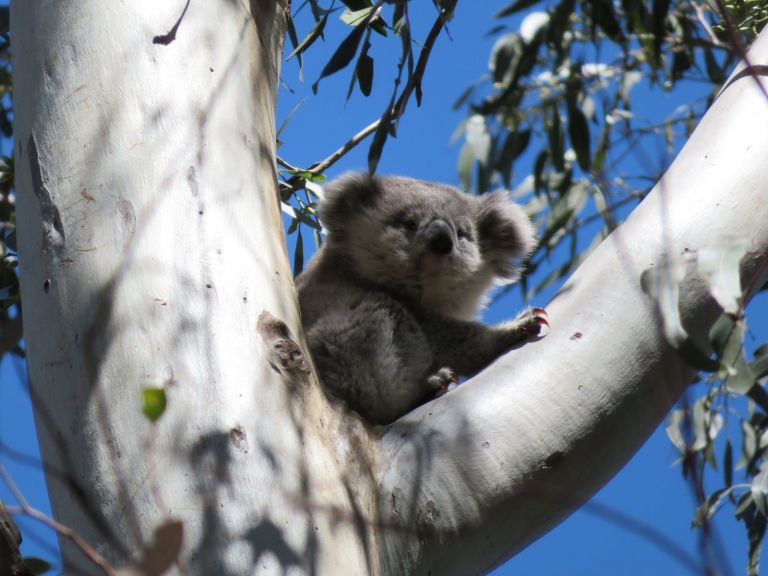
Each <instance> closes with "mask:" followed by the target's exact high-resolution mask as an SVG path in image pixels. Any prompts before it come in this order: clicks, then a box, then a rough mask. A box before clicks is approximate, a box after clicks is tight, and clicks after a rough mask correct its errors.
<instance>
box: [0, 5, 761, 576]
mask: <svg viewBox="0 0 768 576" xmlns="http://www.w3.org/2000/svg"><path fill="white" fill-rule="evenodd" d="M506 3H507V2H503V1H495V2H474V3H473V2H467V1H465V2H459V5H458V8H457V12H456V17H455V19H454V20H453V22H452V23H451V24H450V26H449V30H450V38H448V37H447V36H446V35H442V36H441V38H440V39H439V40H438V43H437V46H436V49H435V51H434V53H433V57H432V59H431V61H430V65H429V67H428V69H427V74H426V76H425V79H424V85H423V87H424V99H423V103H422V106H421V107H420V108H417V107H416V106H415V102H411V104H410V105H409V109H408V112H407V114H406V116H405V118H404V119H403V120H402V121H401V123H400V129H399V133H398V136H397V138H396V139H394V140H392V139H391V140H389V141H388V142H387V145H386V147H385V149H384V154H383V157H382V160H381V162H380V165H379V172H381V173H398V174H406V175H409V176H413V177H418V178H424V179H430V180H439V181H443V182H448V183H451V184H458V176H457V170H456V165H457V160H458V151H459V147H460V142H459V143H455V144H451V143H450V140H451V136H452V134H453V132H454V130H455V129H456V127H457V125H458V124H459V123H460V122H461V121H462V120H463V119H464V117H465V112H464V111H458V112H456V111H452V110H451V108H450V106H451V103H452V102H453V101H454V100H455V99H456V98H457V96H458V95H459V94H460V93H461V92H462V90H463V89H464V88H465V87H466V86H467V85H468V84H469V83H470V82H472V81H474V80H475V79H477V78H478V77H480V76H481V75H482V74H483V73H484V72H485V71H486V70H487V62H488V55H489V53H490V49H491V47H492V45H493V42H494V39H495V38H494V37H488V36H486V33H487V32H488V31H489V30H490V29H491V28H492V27H493V26H494V25H495V24H496V22H495V21H493V20H492V19H491V15H492V14H493V13H494V12H495V11H497V10H498V9H499V8H500V7H502V6H504V5H505V4H506ZM295 4H296V5H298V4H299V3H298V2H296V3H295ZM411 11H412V17H413V21H414V24H415V30H414V32H413V36H414V38H416V39H419V38H423V37H424V36H425V30H426V28H427V27H428V26H430V25H431V22H432V20H433V17H434V8H433V6H432V3H431V2H419V3H417V2H412V3H411ZM334 20H335V17H334V16H332V17H331V22H330V23H329V31H328V34H327V35H326V41H325V44H324V45H323V44H320V43H318V44H316V45H315V46H313V47H312V48H311V49H310V51H309V52H308V53H307V54H306V55H305V60H304V82H300V81H299V79H298V67H297V65H296V62H295V60H291V61H289V62H287V63H284V65H283V73H282V78H283V86H282V87H281V89H280V95H279V114H278V124H279V123H280V122H281V120H282V119H283V118H285V116H286V115H287V114H288V113H289V112H290V111H291V110H293V109H294V107H295V106H296V105H297V104H299V103H301V105H300V107H299V108H298V110H297V111H296V113H295V114H294V115H293V117H292V118H291V120H290V122H289V124H288V126H287V128H286V130H285V131H284V133H283V135H282V137H281V140H282V141H283V142H284V144H283V145H282V146H281V147H280V149H279V151H278V153H279V154H280V156H281V157H282V158H284V159H285V160H286V161H288V162H290V163H291V164H293V165H297V166H308V165H310V164H311V163H312V162H314V161H317V160H320V159H322V158H324V157H326V156H327V155H329V154H330V153H331V152H332V151H334V150H335V149H336V148H337V147H338V146H340V145H341V144H343V143H344V142H345V141H346V140H347V139H348V138H349V136H351V135H352V134H354V133H356V132H357V131H359V130H360V129H361V128H363V127H364V126H366V125H367V124H369V123H370V122H371V121H373V120H375V119H376V118H377V117H378V116H379V115H380V114H381V112H382V111H383V109H384V107H385V105H386V102H387V101H388V99H389V96H390V94H391V89H392V78H393V75H394V66H395V56H393V51H396V50H397V49H398V48H399V41H392V40H391V39H390V40H389V41H387V42H383V41H382V40H383V39H381V38H376V37H374V47H373V49H372V54H373V56H374V58H375V75H374V89H373V95H372V96H371V97H370V98H364V97H362V96H361V95H360V94H359V92H356V93H355V94H354V95H353V96H352V99H351V100H350V101H349V102H348V103H346V104H345V102H344V95H345V94H346V89H347V85H348V82H349V71H342V72H341V73H338V74H336V75H334V76H332V77H329V78H325V79H323V81H322V82H321V83H320V87H319V93H318V94H317V95H316V96H315V95H313V94H312V92H311V89H310V87H311V84H312V83H313V82H314V81H315V80H316V78H317V76H318V75H319V71H320V70H321V69H322V67H323V65H324V64H325V62H326V60H327V59H328V58H329V56H330V51H331V50H332V49H333V48H334V47H335V46H336V45H338V42H339V40H340V38H341V34H343V33H344V32H346V31H347V30H348V29H346V28H345V27H343V26H342V25H340V24H339V23H337V22H335V21H334ZM504 23H505V24H508V25H510V26H514V20H509V19H508V20H505V21H504ZM307 31H308V27H307V22H306V20H303V21H302V20H299V36H300V37H301V36H303V35H304V34H306V32H307ZM182 33H183V30H182ZM288 52H290V48H289V49H288V50H287V52H286V53H288ZM706 88H707V87H706V86H703V85H699V86H688V87H686V88H684V89H683V90H681V91H678V92H676V93H674V94H668V93H667V94H665V93H663V92H661V91H658V90H657V91H654V92H649V93H648V97H647V99H646V100H645V101H643V103H642V104H641V105H640V110H641V111H642V113H644V114H646V115H647V116H648V117H649V118H651V119H656V120H658V119H663V118H665V117H666V116H668V115H669V114H671V113H672V111H673V110H674V108H675V107H676V106H677V105H678V104H680V103H683V102H687V101H689V100H693V99H695V98H700V97H701V96H702V95H703V93H704V92H705V90H706ZM654 152H656V151H654ZM366 156H367V145H366V144H364V145H362V146H360V147H358V149H356V150H355V151H353V153H351V154H350V155H348V156H347V157H345V158H344V159H343V160H342V161H340V162H339V163H338V164H337V165H336V166H334V167H333V168H332V169H331V170H330V171H329V176H331V177H333V176H335V175H338V174H340V173H342V172H344V171H346V170H351V169H364V168H365V167H366V165H367V161H366ZM658 156H659V157H661V156H663V153H662V152H661V151H658ZM638 170H640V168H639V167H638ZM521 172H525V170H523V168H522V166H521V167H520V168H518V174H519V173H521ZM310 243H311V240H310V238H309V237H306V238H305V244H306V245H308V244H310ZM553 293H554V292H553V291H552V290H550V291H548V292H546V293H543V294H541V295H540V296H539V297H537V299H536V302H535V304H537V305H545V304H546V302H547V301H548V299H549V298H551V296H552V294H553ZM760 305H761V306H762V308H761V309H755V310H751V313H752V318H766V317H768V316H766V314H768V308H767V307H766V305H765V303H760ZM522 306H524V303H523V302H522V301H521V300H520V297H519V293H518V291H513V292H511V293H510V294H508V295H506V296H504V297H503V298H501V299H500V300H499V301H498V302H497V303H496V304H495V305H494V306H493V307H492V309H490V310H489V311H488V312H487V314H486V319H487V320H488V321H496V320H501V319H505V318H509V317H511V316H514V314H515V313H516V312H517V311H518V310H519V309H520V308H521V307H522ZM752 324H753V325H755V324H757V322H755V321H754V320H753V322H752ZM762 337H763V339H765V329H764V330H763V335H762ZM23 377H24V366H23V364H22V363H21V362H20V361H18V360H12V359H8V358H6V359H5V360H4V361H3V362H2V364H1V365H0V439H2V442H3V443H4V444H5V445H8V446H10V447H12V448H13V449H14V450H17V451H19V452H22V453H24V454H27V455H30V456H32V457H33V458H34V459H39V455H38V453H37V446H36V442H35V439H34V428H33V426H32V415H31V409H30V406H29V399H28V396H27V394H26V392H25V384H23ZM698 392H700V390H699V391H698ZM696 397H698V394H697V390H695V389H694V390H692V392H691V398H692V399H695V398H696ZM676 457H677V453H676V450H675V449H674V447H673V446H672V444H671V443H670V442H669V440H668V439H667V437H666V434H665V433H664V431H663V425H662V427H661V429H659V430H657V431H656V432H655V433H654V434H653V435H652V436H651V438H650V439H649V440H648V441H647V443H646V444H645V445H644V446H643V448H642V449H641V450H640V451H639V452H638V453H637V454H636V455H635V457H634V458H633V459H632V460H631V461H630V462H629V464H627V466H626V467H625V468H624V469H623V470H622V471H621V472H620V473H619V474H618V475H617V476H616V477H615V478H614V479H613V480H612V481H611V482H610V483H609V484H608V485H607V486H606V487H604V488H603V490H601V491H600V492H599V493H598V494H597V495H596V496H595V499H594V504H588V505H586V506H585V507H584V508H583V509H582V510H580V511H579V512H577V513H575V514H574V515H573V516H572V517H570V518H569V519H568V520H566V521H565V522H564V523H562V524H561V525H560V526H558V527H557V528H555V529H554V530H553V531H552V532H550V533H549V534H548V535H546V536H545V537H543V538H542V539H540V540H539V541H537V542H535V543H534V544H532V545H531V546H529V547H528V548H527V549H526V550H524V551H523V552H521V553H520V554H518V555H517V556H516V557H514V558H513V559H511V560H510V561H508V562H507V563H506V564H505V565H504V566H502V567H500V568H498V569H497V571H496V572H495V574H496V575H499V576H500V575H505V574H518V575H529V574H531V575H533V574H535V575H537V576H548V575H561V574H567V575H570V576H579V575H584V576H587V575H590V576H602V575H606V576H607V575H613V574H622V575H625V576H633V575H637V576H640V575H643V576H645V575H647V574H659V575H666V574H691V573H701V571H698V572H691V571H688V570H686V569H685V567H684V566H683V565H682V564H680V563H679V562H678V560H676V559H675V558H674V557H673V556H672V555H670V554H669V553H668V552H667V551H665V549H664V547H663V546H661V545H659V544H658V541H654V540H653V539H652V538H650V537H649V536H648V534H650V533H653V534H654V535H655V536H658V537H659V538H661V539H665V540H666V541H667V542H668V543H673V544H674V545H675V546H678V547H679V548H680V549H681V550H682V551H684V553H685V554H688V555H690V556H691V557H692V558H694V559H698V558H700V552H699V548H698V543H697V538H698V536H699V534H698V532H697V531H694V530H692V529H691V528H690V520H691V517H692V515H693V511H694V500H693V496H692V492H691V490H690V488H689V486H688V484H687V483H686V482H685V481H684V480H683V478H682V475H681V473H680V467H679V466H674V465H673V463H674V461H675V459H676ZM0 461H2V462H3V464H4V465H6V466H7V467H8V469H9V471H10V472H11V474H12V475H13V477H14V478H15V480H16V482H17V483H18V485H19V486H20V487H21V488H22V490H23V491H24V493H25V494H26V496H27V497H28V499H29V500H30V502H31V503H32V504H33V505H35V506H37V507H39V508H41V509H42V510H43V511H47V512H49V508H48V502H47V498H46V495H45V489H44V481H43V479H42V475H41V473H40V470H39V467H36V466H29V465H27V464H24V463H23V462H20V461H19V460H18V459H16V458H13V457H10V456H9V455H8V454H0ZM714 487H716V486H712V488H714ZM0 498H3V499H4V500H5V501H6V502H9V503H11V502H12V498H11V497H10V495H9V493H8V490H7V489H6V487H5V486H3V485H2V484H0ZM19 523H20V524H21V526H22V530H23V533H24V536H25V542H24V545H23V550H24V552H25V553H26V554H30V555H36V556H40V557H43V558H51V554H52V553H53V550H52V547H53V546H55V544H54V538H53V537H52V534H51V533H50V531H49V530H48V529H47V528H44V527H41V526H40V525H39V524H36V523H35V522H32V521H29V520H26V519H20V521H19ZM715 530H716V533H717V535H718V539H719V541H720V543H721V547H722V550H723V555H724V557H725V558H726V559H727V560H726V565H727V567H725V569H724V570H723V571H722V574H725V575H727V574H739V573H743V571H744V568H743V567H744V565H745V561H746V536H745V534H744V530H743V528H742V526H741V525H739V524H737V523H736V521H735V520H734V519H733V516H732V511H731V510H730V509H728V508H726V509H725V510H723V511H721V512H720V513H719V514H718V515H717V516H716V517H715ZM639 533H641V534H644V535H639Z"/></svg>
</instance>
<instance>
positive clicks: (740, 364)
mask: <svg viewBox="0 0 768 576" xmlns="http://www.w3.org/2000/svg"><path fill="white" fill-rule="evenodd" d="M709 339H710V342H711V344H712V349H713V350H714V351H715V353H716V354H717V356H718V358H719V359H720V363H721V372H722V378H723V379H724V380H725V383H726V385H727V386H728V388H729V389H730V390H733V391H734V392H738V393H739V394H746V393H747V392H749V391H750V389H751V388H752V386H753V385H754V384H755V377H754V376H753V374H752V371H751V370H750V368H749V364H747V360H746V358H745V357H744V328H743V324H742V323H741V322H736V321H734V320H733V318H731V317H730V316H729V315H728V314H721V315H720V317H719V318H718V319H717V320H716V321H715V324H714V325H713V326H712V328H711V330H710V332H709Z"/></svg>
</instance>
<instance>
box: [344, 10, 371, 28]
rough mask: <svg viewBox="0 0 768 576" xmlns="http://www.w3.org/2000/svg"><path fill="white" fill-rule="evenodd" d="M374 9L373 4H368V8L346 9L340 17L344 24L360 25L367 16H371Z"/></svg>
mask: <svg viewBox="0 0 768 576" xmlns="http://www.w3.org/2000/svg"><path fill="white" fill-rule="evenodd" d="M372 9H373V7H372V6H367V7H366V8H361V9H360V10H344V13H343V14H342V15H341V17H340V19H341V21H342V22H344V24H349V25H350V26H358V25H360V24H362V23H363V22H365V20H366V19H367V18H369V16H370V14H371V10H372Z"/></svg>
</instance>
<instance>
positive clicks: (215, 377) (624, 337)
mask: <svg viewBox="0 0 768 576" xmlns="http://www.w3.org/2000/svg"><path fill="white" fill-rule="evenodd" d="M183 9H184V2H183V1H182V0H178V1H174V2H162V3H158V2H153V1H150V0H134V1H132V2H127V3H126V2H118V1H117V0H110V1H106V0H89V1H86V0H82V1H80V2H56V1H52V0H36V1H35V2H15V3H14V4H13V6H12V29H13V31H14V58H15V60H14V90H15V100H14V105H15V118H16V137H17V141H18V144H17V147H16V176H17V191H18V228H19V246H20V251H21V263H22V272H21V280H22V292H23V299H24V310H25V317H24V322H25V326H24V328H25V338H26V342H27V350H28V356H29V367H30V377H31V384H32V391H33V394H34V398H33V400H34V402H35V404H36V408H37V419H38V429H39V435H40V441H41V447H42V450H43V456H44V459H45V461H46V463H48V464H49V465H50V466H51V468H52V469H53V470H57V471H59V472H65V473H66V476H65V477H64V479H62V477H61V475H56V474H51V475H49V487H50V494H51V498H52V502H53V506H54V510H55V514H56V516H57V517H58V519H59V520H61V521H62V522H64V523H65V524H68V525H70V526H72V527H73V528H75V529H76V530H78V531H79V532H80V533H81V534H83V535H84V536H85V537H86V538H87V539H88V540H89V541H90V542H92V543H94V544H95V545H97V546H98V547H99V549H100V550H102V551H103V552H104V553H106V554H107V555H108V556H109V557H110V558H112V559H113V560H114V561H115V563H116V564H120V565H122V564H130V563H135V562H136V561H137V560H138V559H139V558H140V557H141V555H142V546H143V545H145V544H146V543H148V542H150V540H151V534H152V531H153V530H154V528H156V527H157V526H158V525H160V524H162V523H163V522H164V521H165V520H166V519H167V518H168V517H174V518H179V519H181V520H182V522H183V526H184V552H183V554H182V564H183V565H186V566H187V567H189V569H190V571H191V573H193V574H250V573H253V572H255V571H256V570H258V571H262V570H266V571H267V572H268V573H283V572H287V573H296V574H299V573H315V574H332V575H335V574H366V573H386V574H422V573H423V574H426V573H430V571H431V573H432V574H466V573H476V572H479V571H482V570H484V569H487V568H489V567H491V566H493V565H494V564H496V563H498V562H499V561H501V560H502V559H503V558H505V557H506V556H508V555H509V554H511V553H513V552H514V551H516V550H519V549H520V548H522V547H523V546H524V545H526V544H527V543H528V542H530V541H531V540H533V539H534V538H536V537H538V536H539V535H541V534H542V533H544V532H545V531H546V530H547V529H548V528H549V527H551V526H552V525H554V524H555V523H556V522H558V521H559V520H561V519H562V518H563V517H565V516H566V515H567V514H568V513H569V512H571V511H572V510H573V509H574V508H575V507H576V506H578V505H579V504H580V503H582V502H583V501H584V500H585V499H586V498H588V497H589V496H590V495H591V494H592V493H593V492H594V491H595V490H596V489H597V488H598V487H599V486H600V485H602V484H603V483H604V482H605V481H606V480H607V479H608V478H609V477H610V476H611V475H612V474H613V473H615V471H616V470H617V469H618V468H619V467H620V466H621V465H622V464H623V463H624V462H626V460H627V459H628V458H629V457H630V456H631V455H632V453H633V452H634V451H635V450H636V449H637V447H638V446H639V445H640V444H641V442H642V441H643V440H644V439H645V438H646V437H647V436H648V434H649V433H650V432H651V431H652V430H653V428H654V427H655V426H656V425H657V424H658V422H659V421H660V420H661V419H662V418H663V416H664V415H665V414H666V412H667V410H668V408H669V406H670V405H671V404H672V402H674V400H675V399H676V398H677V396H678V395H679V393H680V392H681V390H682V389H683V387H684V385H685V383H686V382H687V381H688V379H689V378H690V377H691V374H692V373H691V371H690V369H688V368H687V367H686V366H685V364H684V363H683V362H681V361H680V360H679V358H678V357H677V355H676V354H675V353H674V352H672V351H671V350H670V349H669V348H668V346H667V345H666V344H665V342H664V339H663V337H662V336H661V334H660V333H659V331H658V323H657V320H658V319H657V318H656V316H655V315H654V310H653V306H652V304H651V303H650V302H649V300H648V298H647V297H646V296H644V295H643V293H642V291H641V290H640V281H639V278H640V274H641V272H642V271H643V270H645V269H646V268H648V267H649V266H652V265H654V264H656V263H658V262H659V261H660V259H661V258H662V256H663V255H664V254H675V253H679V252H681V251H682V250H683V249H696V248H698V247H702V246H705V245H707V243H709V242H710V241H711V240H712V239H713V238H719V237H721V236H725V237H728V236H738V237H747V238H749V239H750V240H751V241H752V243H753V244H752V247H753V250H754V251H753V252H752V253H751V256H750V258H748V259H747V260H746V261H745V263H744V277H745V279H747V280H753V279H754V278H755V276H756V275H758V274H763V273H764V267H763V268H760V266H764V265H765V261H766V259H765V255H766V253H768V217H766V216H768V214H766V206H767V205H768V202H766V196H767V195H768V194H767V193H766V189H767V187H766V184H765V182H767V181H768V173H767V172H768V163H766V162H765V161H764V159H765V158H766V157H768V102H766V101H765V99H764V98H763V96H762V94H761V93H759V92H758V91H757V90H756V88H755V82H754V80H753V79H752V78H751V77H749V76H744V77H741V78H739V79H737V80H735V81H733V82H732V83H731V84H730V85H729V87H728V88H727V89H726V90H725V91H724V93H723V95H722V96H721V98H719V99H718V101H717V102H716V103H715V106H714V107H713V109H712V110H711V111H710V112H709V113H708V115H707V117H706V119H705V120H704V121H703V122H702V125H701V126H700V127H699V129H697V131H696V133H695V134H694V136H693V138H692V139H691V142H690V143H689V144H688V145H687V146H686V148H685V150H684V151H683V152H682V153H681V155H680V157H679V158H678V160H677V161H676V162H675V164H674V166H673V167H672V168H671V169H670V171H669V172H668V174H667V175H666V176H665V178H664V180H663V182H662V183H661V184H660V185H659V186H658V187H657V189H656V190H655V191H654V192H653V193H652V194H651V195H650V196H649V197H648V199H647V200H646V201H645V202H644V203H643V205H642V206H641V207H640V208H638V210H637V211H636V212H635V213H634V214H633V215H632V217H631V218H630V219H629V221H628V222H627V223H626V224H625V225H624V226H622V227H621V228H620V229H619V230H618V231H617V232H616V233H615V234H614V235H613V236H611V238H609V239H608V240H606V242H604V243H603V245H602V246H601V247H600V248H599V249H598V250H597V251H596V252H595V253H594V254H593V255H592V256H591V257H590V258H589V259H588V260H587V262H586V263H585V264H584V265H583V266H582V267H581V268H580V269H579V271H578V272H577V273H576V274H575V275H574V277H573V278H572V279H571V280H570V281H569V283H568V285H567V286H566V287H565V288H564V289H563V290H562V291H561V293H560V294H559V295H558V297H557V298H556V299H555V301H554V302H553V303H552V304H551V306H549V313H550V318H551V321H552V326H553V330H552V332H551V334H550V335H549V336H548V337H547V338H546V339H544V340H543V341H541V342H538V343H535V344H530V345H526V346H524V347H523V348H521V349H519V350H516V351H514V352H511V353H510V354H508V355H507V356H505V357H504V358H502V359H501V360H500V361H499V362H497V363H496V364H494V365H493V366H492V367H491V368H489V369H488V370H487V371H485V372H484V373H483V374H482V375H480V376H479V377H477V378H475V379H474V380H473V381H471V382H470V383H467V384H466V385H464V386H462V387H460V388H459V389H458V390H456V391H454V392H452V393H450V394H448V395H447V396H446V397H444V398H441V399H439V400H437V401H435V402H432V403H430V404H428V405H426V406H424V407H422V408H420V409H418V410H416V411H415V412H413V413H412V414H410V415H408V416H407V417H405V418H404V419H402V420H401V421H400V422H398V423H396V424H395V425H393V426H392V427H391V428H390V429H389V430H387V431H373V432H372V433H371V434H370V435H367V434H366V433H365V432H364V431H362V430H361V427H360V426H358V425H357V424H356V422H355V420H354V419H353V418H345V417H344V416H343V414H342V413H341V411H340V410H339V409H338V407H335V406H331V405H329V404H328V403H327V401H326V399H325V397H324V396H323V395H322V393H321V392H320V391H319V388H318V387H317V383H316V382H315V381H314V380H312V379H311V378H307V377H306V376H305V375H304V373H303V372H301V370H298V371H297V370H295V369H283V368H280V367H279V366H278V363H277V362H276V357H275V355H274V351H273V349H272V347H271V345H270V340H269V338H264V337H261V336H259V334H258V333H257V329H256V326H257V320H258V318H259V317H260V315H261V314H262V312H264V311H266V312H269V313H270V314H271V315H272V316H274V317H276V318H278V319H280V320H282V321H284V322H285V323H286V324H287V326H288V327H289V328H290V330H291V331H292V332H293V334H294V335H296V336H297V338H299V342H301V340H300V329H299V318H298V311H297V306H296V298H295V293H294V290H293V286H292V281H291V277H290V272H289V269H288V265H287V258H286V254H285V249H284V246H283V242H282V230H281V225H280V214H279V209H278V205H277V196H276V187H275V183H276V182H275V180H276V179H275V170H274V161H273V158H274V100H275V88H276V84H277V75H278V69H279V57H280V45H281V37H282V30H283V20H282V9H283V8H282V6H281V5H275V3H273V2H269V1H267V0H263V1H258V0H253V1H252V2H250V3H249V2H246V1H245V0H237V1H229V0H227V1H225V0H209V1H208V2H193V3H190V6H189V9H188V11H187V12H186V13H185V14H184V17H183V18H182V20H181V23H180V26H179V28H178V31H177V34H176V38H175V40H173V41H172V42H170V43H168V44H167V45H163V44H156V43H153V42H152V39H153V38H154V37H155V36H158V35H162V34H165V33H167V32H168V30H169V29H170V28H171V27H172V26H173V24H174V23H175V22H176V20H177V19H178V18H179V16H180V15H181V14H182V10H183ZM767 53H768V37H764V38H763V39H762V41H761V44H760V45H759V46H757V47H756V48H755V49H754V50H753V51H752V53H751V56H752V58H753V59H754V62H753V63H757V64H759V63H765V62H766V60H768V56H767V55H766V54H767ZM688 288H689V289H688V290H686V291H685V292H684V294H683V297H682V301H681V311H682V315H683V318H684V320H685V323H686V327H687V328H688V329H689V332H691V333H692V334H693V335H694V336H695V337H697V338H700V336H701V334H702V331H703V330H705V329H706V327H707V325H708V323H709V322H710V321H711V320H712V318H713V317H714V316H715V315H716V313H717V309H716V306H715V305H714V304H713V303H712V301H711V299H710V298H709V297H708V295H707V292H706V289H705V287H704V286H703V285H702V284H701V283H696V282H691V283H690V284H689V285H688ZM510 315H511V314H510ZM265 340H266V341H265ZM145 386H162V387H164V388H165V389H166V391H167V395H168V401H169V404H168V408H167V410H166V413H165V414H164V415H163V417H162V418H161V419H160V421H159V422H158V423H157V424H155V425H151V424H150V423H149V422H148V421H147V420H146V418H144V417H143V416H142V414H141V412H140V396H141V389H142V387H145ZM73 486H74V487H77V489H78V490H81V491H82V492H83V494H82V496H79V495H78V493H77V490H73ZM97 518H101V519H102V520H97ZM64 553H65V555H66V560H67V563H68V565H69V566H71V567H77V568H78V569H80V570H84V571H92V567H91V565H89V564H88V563H87V562H86V561H85V560H84V559H83V558H82V556H81V555H80V554H79V552H77V551H76V550H75V549H73V548H72V547H71V546H69V545H65V546H64Z"/></svg>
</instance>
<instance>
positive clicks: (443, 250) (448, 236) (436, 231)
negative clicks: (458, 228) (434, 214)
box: [425, 220, 453, 256]
mask: <svg viewBox="0 0 768 576" xmlns="http://www.w3.org/2000/svg"><path fill="white" fill-rule="evenodd" d="M425 235H426V239H427V248H428V249H429V251H430V252H431V253H432V254H437V255H439V256H446V255H448V254H450V253H451V252H452V251H453V229H452V228H451V227H450V226H449V225H448V223H447V222H446V221H445V220H434V221H433V222H432V223H431V224H430V225H429V226H427V229H426V231H425Z"/></svg>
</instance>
